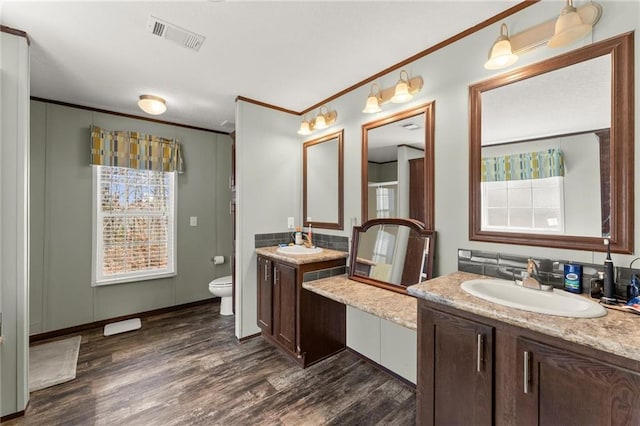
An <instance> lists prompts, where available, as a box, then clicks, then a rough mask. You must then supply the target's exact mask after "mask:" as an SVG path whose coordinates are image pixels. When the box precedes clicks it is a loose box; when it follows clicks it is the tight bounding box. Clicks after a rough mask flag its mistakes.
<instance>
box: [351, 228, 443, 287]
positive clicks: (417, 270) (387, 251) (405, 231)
mask: <svg viewBox="0 0 640 426" xmlns="http://www.w3.org/2000/svg"><path fill="white" fill-rule="evenodd" d="M435 235H436V233H435V231H430V230H426V229H425V228H424V225H423V224H422V223H421V222H418V221H416V220H412V219H400V218H386V219H373V220H370V221H368V222H365V223H364V224H362V226H355V227H354V228H353V239H352V247H351V265H350V270H349V278H350V279H352V280H354V281H359V282H362V283H365V284H371V285H374V286H376V287H381V288H385V289H387V290H392V291H396V292H399V293H406V288H407V287H408V286H410V285H413V284H417V283H419V282H422V281H425V280H428V279H430V278H431V276H432V270H433V258H434V252H433V248H434V246H435Z"/></svg>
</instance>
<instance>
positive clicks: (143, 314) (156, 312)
mask: <svg viewBox="0 0 640 426" xmlns="http://www.w3.org/2000/svg"><path fill="white" fill-rule="evenodd" d="M219 301H220V298H219V297H211V298H209V299H203V300H198V301H195V302H189V303H183V304H181V305H174V306H167V307H166V308H159V309H153V310H151V311H144V312H138V313H134V314H129V315H123V316H120V317H114V318H108V319H104V320H100V321H95V322H90V323H87V324H81V325H75V326H73V327H67V328H61V329H59V330H53V331H46V332H44V333H38V334H32V335H31V336H29V343H33V342H39V341H41V340H47V339H51V338H54V337H60V336H64V335H66V334H73V333H78V332H80V331H85V330H89V329H91V328H96V327H103V326H105V325H107V324H109V323H111V322H116V321H124V320H128V319H131V318H140V317H142V318H144V317H149V316H152V315H159V314H166V313H168V312H174V311H179V310H181V309H186V308H192V307H194V306H200V305H206V304H209V303H216V302H219Z"/></svg>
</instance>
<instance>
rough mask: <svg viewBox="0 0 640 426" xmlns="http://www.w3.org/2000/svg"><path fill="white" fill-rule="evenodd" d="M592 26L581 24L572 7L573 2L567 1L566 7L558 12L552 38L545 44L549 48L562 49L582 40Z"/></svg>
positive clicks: (575, 10)
mask: <svg viewBox="0 0 640 426" xmlns="http://www.w3.org/2000/svg"><path fill="white" fill-rule="evenodd" d="M592 29H593V26H592V25H590V24H586V23H584V22H582V18H581V17H580V15H578V10H577V9H576V8H575V7H573V1H572V0H567V5H566V6H565V7H563V8H562V10H561V11H560V16H559V17H558V20H557V21H556V26H555V31H554V33H553V37H551V39H550V40H549V42H548V43H547V46H549V47H562V46H566V45H569V44H571V43H574V42H576V41H578V40H581V39H582V38H584V37H585V36H586V35H587V34H589V33H590V32H591V30H592Z"/></svg>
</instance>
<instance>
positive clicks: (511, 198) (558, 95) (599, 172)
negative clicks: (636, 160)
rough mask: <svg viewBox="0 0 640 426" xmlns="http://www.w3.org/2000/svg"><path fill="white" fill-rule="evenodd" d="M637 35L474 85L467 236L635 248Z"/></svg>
mask: <svg viewBox="0 0 640 426" xmlns="http://www.w3.org/2000/svg"><path fill="white" fill-rule="evenodd" d="M633 76H634V70H633V34H632V33H628V34H624V35H621V36H618V37H615V38H612V39H609V40H605V41H603V42H599V43H595V44H593V45H590V46H586V47H583V48H580V49H578V50H575V51H572V52H569V53H567V54H564V55H561V56H557V57H554V58H551V59H549V60H546V61H544V62H540V63H537V64H533V65H529V66H526V67H523V68H520V69H516V70H514V71H512V72H509V73H506V74H502V75H499V76H497V77H495V78H492V79H490V80H487V81H483V82H481V83H478V84H475V85H473V86H470V88H469V97H470V156H469V161H470V164H469V173H470V175H469V185H470V186H469V238H470V239H471V240H476V241H490V242H499V243H508V244H524V245H536V246H544V247H557V248H567V249H577V250H592V251H604V250H605V246H604V244H603V238H608V239H610V241H611V249H612V251H615V252H618V253H632V252H633V232H634V230H633V202H634V200H633V196H634V191H633V174H634V170H633V151H634V134H633V132H634V130H633V105H634V103H633Z"/></svg>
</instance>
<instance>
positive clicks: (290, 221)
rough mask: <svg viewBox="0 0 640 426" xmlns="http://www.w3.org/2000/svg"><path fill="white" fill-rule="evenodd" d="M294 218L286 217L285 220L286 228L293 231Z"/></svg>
mask: <svg viewBox="0 0 640 426" xmlns="http://www.w3.org/2000/svg"><path fill="white" fill-rule="evenodd" d="M293 220H294V218H292V217H288V218H287V227H288V228H289V229H293V227H294V226H295V224H294V222H293Z"/></svg>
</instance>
